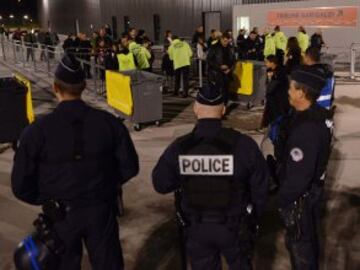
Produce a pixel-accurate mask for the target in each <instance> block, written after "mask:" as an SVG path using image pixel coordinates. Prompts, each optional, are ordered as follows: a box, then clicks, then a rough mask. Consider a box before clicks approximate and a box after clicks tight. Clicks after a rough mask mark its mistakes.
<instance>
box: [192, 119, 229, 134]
mask: <svg viewBox="0 0 360 270" xmlns="http://www.w3.org/2000/svg"><path fill="white" fill-rule="evenodd" d="M221 128H222V123H221V119H218V118H203V119H199V120H198V122H197V125H196V127H195V135H199V136H213V135H216V134H217V133H218V132H219V130H220V129H221Z"/></svg>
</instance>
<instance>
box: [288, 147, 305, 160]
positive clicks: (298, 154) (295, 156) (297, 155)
mask: <svg viewBox="0 0 360 270" xmlns="http://www.w3.org/2000/svg"><path fill="white" fill-rule="evenodd" d="M290 156H291V158H292V160H293V161H295V162H299V161H302V160H303V159H304V152H303V151H302V150H301V149H300V148H293V149H292V150H291V152H290Z"/></svg>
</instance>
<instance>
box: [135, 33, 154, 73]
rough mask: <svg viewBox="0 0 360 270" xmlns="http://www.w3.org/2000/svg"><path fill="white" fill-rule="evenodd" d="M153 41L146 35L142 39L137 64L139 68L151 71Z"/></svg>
mask: <svg viewBox="0 0 360 270" xmlns="http://www.w3.org/2000/svg"><path fill="white" fill-rule="evenodd" d="M150 43H151V41H150V40H149V39H148V38H147V37H144V38H143V41H142V46H141V47H140V51H139V53H138V58H137V61H138V62H137V64H138V68H139V69H141V70H145V71H150V69H151V68H150V59H151V53H150V51H149V48H150Z"/></svg>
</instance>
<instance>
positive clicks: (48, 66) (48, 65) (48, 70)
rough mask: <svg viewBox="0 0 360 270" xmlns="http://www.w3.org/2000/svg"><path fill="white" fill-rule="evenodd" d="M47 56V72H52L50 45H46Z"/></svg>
mask: <svg viewBox="0 0 360 270" xmlns="http://www.w3.org/2000/svg"><path fill="white" fill-rule="evenodd" d="M45 58H46V64H47V72H48V73H50V71H51V70H50V57H49V48H48V46H46V47H45Z"/></svg>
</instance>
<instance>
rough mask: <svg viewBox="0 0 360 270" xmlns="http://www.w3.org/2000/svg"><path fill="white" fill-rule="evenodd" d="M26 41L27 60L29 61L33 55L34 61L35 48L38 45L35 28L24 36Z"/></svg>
mask: <svg viewBox="0 0 360 270" xmlns="http://www.w3.org/2000/svg"><path fill="white" fill-rule="evenodd" d="M24 42H25V45H26V47H27V48H26V61H27V62H28V61H29V58H30V57H31V60H32V61H34V58H35V57H34V48H36V47H37V39H36V36H35V34H34V30H31V32H29V33H27V34H26V35H25V37H24Z"/></svg>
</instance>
